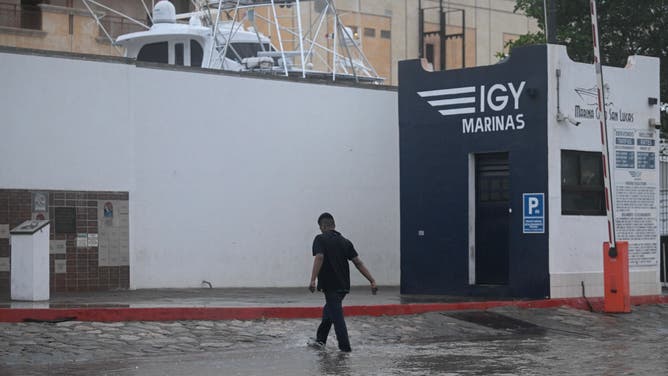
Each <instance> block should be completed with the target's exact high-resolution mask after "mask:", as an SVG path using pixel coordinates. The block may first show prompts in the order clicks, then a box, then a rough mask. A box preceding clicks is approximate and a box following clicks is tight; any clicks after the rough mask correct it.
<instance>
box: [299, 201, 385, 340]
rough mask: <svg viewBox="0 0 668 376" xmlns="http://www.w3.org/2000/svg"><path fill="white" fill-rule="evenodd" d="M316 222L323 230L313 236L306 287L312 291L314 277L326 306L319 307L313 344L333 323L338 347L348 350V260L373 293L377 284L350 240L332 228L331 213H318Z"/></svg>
mask: <svg viewBox="0 0 668 376" xmlns="http://www.w3.org/2000/svg"><path fill="white" fill-rule="evenodd" d="M318 226H320V231H322V234H319V235H317V236H316V237H315V239H313V256H315V259H314V260H313V270H312V272H311V283H310V285H309V289H310V290H311V292H314V291H315V289H316V283H315V280H316V277H317V278H318V285H317V288H318V291H322V292H323V293H324V294H325V306H324V307H323V308H322V321H321V322H320V326H319V327H318V331H317V333H316V341H315V343H313V344H312V345H313V346H315V347H324V346H325V343H327V335H328V334H329V330H330V329H331V327H332V324H333V325H334V332H335V333H336V339H337V341H338V342H339V350H341V351H344V352H350V351H351V348H350V340H349V339H348V329H347V328H346V321H345V319H344V318H343V306H342V304H341V302H342V301H343V298H345V296H346V294H347V293H348V292H350V268H349V267H348V261H349V260H350V261H352V262H353V264H354V265H355V267H356V268H357V270H359V271H360V273H362V275H363V276H364V277H366V279H368V280H369V282H370V283H371V292H372V293H373V294H376V291H378V287H376V281H375V280H374V279H373V277H372V276H371V273H369V270H368V269H367V268H366V266H364V264H363V263H362V260H360V258H359V256H358V255H357V252H356V251H355V247H353V243H351V242H350V240H348V239H346V238H344V237H343V236H342V235H341V234H340V233H339V232H338V231H336V230H335V224H334V217H332V215H331V214H329V213H322V214H321V215H320V217H318Z"/></svg>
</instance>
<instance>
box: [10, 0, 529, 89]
mask: <svg viewBox="0 0 668 376" xmlns="http://www.w3.org/2000/svg"><path fill="white" fill-rule="evenodd" d="M97 3H99V4H102V5H103V6H108V7H109V8H112V9H114V10H117V11H119V12H121V13H124V14H127V15H129V16H131V17H133V18H135V19H137V20H142V21H145V20H147V14H146V11H145V8H144V5H143V3H145V4H147V6H148V7H150V6H151V5H152V3H153V2H152V1H144V2H143V3H142V1H140V0H120V1H112V0H99V1H97ZM172 3H173V4H174V5H175V7H176V10H177V12H187V11H189V10H190V7H191V5H190V4H191V2H190V1H187V0H172ZM334 4H335V6H336V7H337V10H338V12H339V14H340V17H341V20H342V21H343V23H345V24H346V25H347V26H348V27H350V28H351V30H352V31H353V32H354V33H355V34H356V37H357V38H359V40H360V42H361V46H362V49H363V51H364V53H365V55H366V56H367V58H368V60H369V62H370V63H371V65H372V66H373V67H374V68H375V69H376V71H377V73H378V74H379V75H380V76H382V77H384V78H385V79H386V80H385V83H386V84H388V85H397V62H398V61H400V60H405V59H412V58H417V57H418V56H419V53H420V48H419V44H420V40H421V39H420V35H419V32H420V30H421V29H420V25H419V24H420V22H419V21H420V18H419V13H420V12H419V9H420V8H422V9H424V28H423V30H424V32H426V33H432V34H430V35H427V36H426V37H425V39H424V44H423V46H422V51H423V57H425V58H427V59H429V60H430V62H431V63H432V64H433V66H434V67H435V68H436V69H437V70H439V69H440V68H442V64H441V62H440V56H441V53H440V39H439V37H438V36H437V35H434V34H433V32H435V31H437V30H438V29H439V9H438V7H439V2H438V1H436V0H422V1H419V0H336V1H335V2H334ZM442 4H443V8H444V11H445V13H446V16H445V23H446V25H445V26H446V33H447V35H451V37H448V39H447V41H446V44H445V47H446V54H445V56H446V58H445V59H446V62H445V68H447V69H455V68H461V67H472V66H481V65H489V64H494V63H496V62H497V61H498V58H497V54H498V53H502V52H503V51H504V43H505V42H507V41H508V40H512V39H514V38H517V37H518V36H520V35H523V34H526V33H527V32H531V31H536V29H537V27H536V22H535V20H532V19H529V18H527V17H526V16H524V15H522V14H517V13H514V11H513V10H514V7H515V1H514V0H493V1H492V0H456V1H445V0H443V1H442ZM322 9H323V2H322V1H318V0H315V1H304V2H303V4H302V6H301V12H302V22H308V23H313V22H315V21H316V20H317V18H318V13H319V12H320V11H322ZM94 11H95V13H96V15H97V16H98V17H99V19H100V21H101V23H102V24H103V25H104V30H106V32H107V33H108V34H109V37H111V38H116V37H118V36H119V35H122V34H126V33H130V32H134V31H139V30H142V28H141V26H139V25H136V24H134V23H132V22H130V21H128V20H127V19H124V18H122V17H120V16H118V15H117V14H115V13H113V12H112V11H109V10H105V9H104V8H100V7H96V8H95V10H94ZM280 13H281V14H280V15H279V16H280V17H281V22H285V23H294V22H295V21H294V19H295V17H296V7H289V8H288V7H286V8H283V9H281V10H280ZM328 27H331V25H329V26H328ZM104 30H103V29H102V28H100V27H98V24H97V21H96V20H95V18H93V17H92V15H91V13H90V12H89V11H88V9H87V8H86V4H85V3H84V2H82V1H81V0H1V1H0V45H2V46H11V47H20V48H32V49H46V50H56V51H67V52H75V53H86V54H98V55H111V56H122V55H123V53H124V51H123V50H122V49H121V48H119V47H117V46H113V45H112V44H111V43H110V41H109V37H108V36H107V35H106V34H107V33H105V31H104ZM456 35H460V36H459V37H458V36H456ZM461 35H463V36H464V37H463V38H462V37H461ZM324 43H327V41H324ZM462 47H464V48H462Z"/></svg>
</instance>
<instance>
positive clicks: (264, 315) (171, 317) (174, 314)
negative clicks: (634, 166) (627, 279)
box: [0, 295, 668, 322]
mask: <svg viewBox="0 0 668 376" xmlns="http://www.w3.org/2000/svg"><path fill="white" fill-rule="evenodd" d="M631 304H633V305H643V304H668V295H649V296H633V297H631ZM590 305H591V306H592V308H593V309H594V310H595V311H602V308H603V298H600V297H597V298H590V299H588V300H585V299H584V298H564V299H545V300H520V301H489V302H460V303H426V304H386V305H369V306H349V307H345V308H344V310H345V314H346V315H347V316H394V315H412V314H418V313H426V312H445V311H459V310H486V309H490V308H495V307H506V306H513V307H519V308H554V307H560V306H568V307H572V308H576V309H584V310H588V309H589V307H590ZM321 314H322V308H320V307H185V308H178V307H171V308H170V307H161V308H35V309H25V308H0V322H23V321H31V320H39V321H55V320H63V319H72V320H77V321H102V322H113V321H177V320H257V319H302V318H318V317H320V315H321Z"/></svg>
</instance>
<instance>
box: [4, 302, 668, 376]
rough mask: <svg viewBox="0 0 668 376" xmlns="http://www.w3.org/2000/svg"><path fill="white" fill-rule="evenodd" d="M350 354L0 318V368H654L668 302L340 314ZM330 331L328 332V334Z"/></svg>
mask: <svg viewBox="0 0 668 376" xmlns="http://www.w3.org/2000/svg"><path fill="white" fill-rule="evenodd" d="M347 321H348V327H349V332H350V336H351V341H352V345H353V352H352V353H351V354H343V353H339V352H338V350H336V342H335V339H334V338H333V337H331V338H330V341H329V342H328V346H327V348H326V349H325V350H315V349H312V348H310V347H307V346H306V341H307V339H308V338H309V337H311V336H313V332H314V331H315V328H316V325H317V320H262V321H217V322H210V321H181V322H150V323H149V322H126V323H82V322H65V323H59V324H43V323H24V324H0V325H1V327H0V329H1V330H2V333H1V334H0V339H1V340H2V345H0V346H2V348H0V355H1V357H0V359H2V361H1V363H2V368H1V370H0V374H2V375H41V374H52V375H90V374H101V375H272V376H278V375H314V374H322V375H555V374H569V375H570V374H573V375H575V374H577V375H658V374H662V373H663V372H664V371H665V370H666V369H668V356H666V355H667V354H668V339H667V336H668V305H647V306H640V307H634V311H633V313H631V314H625V315H606V314H600V313H590V312H587V311H580V310H575V309H571V308H555V309H520V308H512V307H506V308H498V309H494V310H489V311H459V312H447V313H427V314H421V315H411V316H393V317H351V318H348V319H347ZM332 334H333V333H332Z"/></svg>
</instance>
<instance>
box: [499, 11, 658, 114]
mask: <svg viewBox="0 0 668 376" xmlns="http://www.w3.org/2000/svg"><path fill="white" fill-rule="evenodd" d="M554 1H556V5H557V42H558V43H559V44H563V45H565V46H566V48H567V49H568V55H569V56H570V57H571V58H572V59H573V60H575V61H581V62H592V61H593V56H594V53H593V49H592V41H591V39H592V32H591V16H590V11H589V1H588V0H554ZM515 12H522V13H524V14H526V15H527V16H529V17H532V18H535V19H536V20H538V27H539V28H540V29H541V31H540V32H538V33H532V34H529V35H525V36H522V37H521V38H519V39H517V40H515V41H512V42H510V43H507V46H509V47H510V48H511V49H512V48H513V47H517V46H523V45H527V44H536V43H545V33H544V30H545V22H544V17H545V16H544V14H545V13H544V9H543V0H516V3H515ZM597 13H598V29H599V42H600V45H601V60H602V62H603V64H605V65H612V66H618V67H623V66H625V65H626V59H627V57H628V56H631V55H646V56H655V57H659V58H660V59H661V68H660V69H661V75H662V77H661V79H662V81H661V98H662V99H663V102H668V74H667V73H668V0H643V1H631V0H598V1H597ZM501 56H503V55H502V54H501ZM662 114H664V115H665V114H666V112H663V113H662ZM663 125H664V127H666V126H668V124H666V123H664V124H663Z"/></svg>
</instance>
